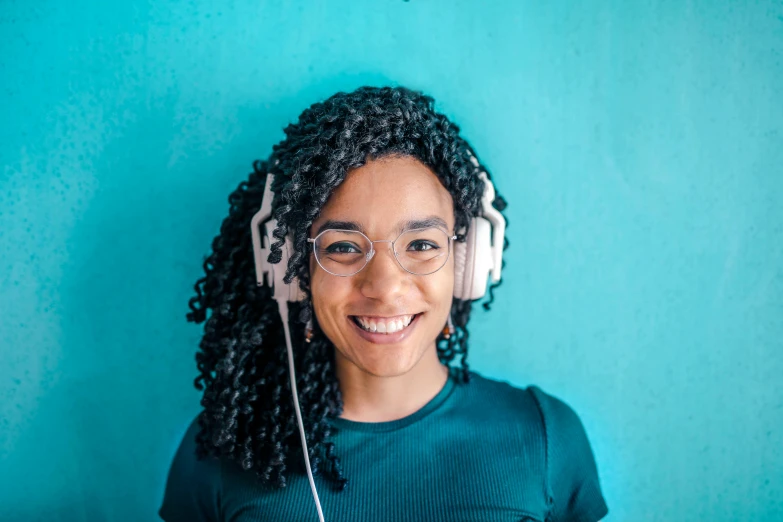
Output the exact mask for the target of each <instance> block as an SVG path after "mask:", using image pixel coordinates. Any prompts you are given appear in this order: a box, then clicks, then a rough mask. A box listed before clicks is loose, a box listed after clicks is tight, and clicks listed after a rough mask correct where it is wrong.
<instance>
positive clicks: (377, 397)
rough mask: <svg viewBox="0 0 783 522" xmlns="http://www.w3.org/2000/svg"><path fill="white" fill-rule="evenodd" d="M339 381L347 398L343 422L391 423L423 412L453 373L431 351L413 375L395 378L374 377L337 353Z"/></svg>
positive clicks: (405, 374)
mask: <svg viewBox="0 0 783 522" xmlns="http://www.w3.org/2000/svg"><path fill="white" fill-rule="evenodd" d="M335 356H336V357H335V359H336V360H335V362H336V365H337V378H338V380H339V382H340V391H341V392H342V396H343V413H342V415H340V417H341V418H343V419H346V420H351V421H356V422H387V421H393V420H397V419H402V418H404V417H407V416H408V415H411V414H413V413H415V412H417V411H418V410H420V409H421V408H422V407H423V406H424V405H425V404H427V403H428V402H429V401H430V400H432V398H433V397H435V396H436V395H437V394H438V392H440V391H441V390H442V389H443V386H445V384H446V381H447V380H448V378H449V369H448V367H447V366H445V365H444V364H442V363H441V362H440V360H439V359H438V355H437V350H436V349H435V347H434V346H433V349H432V350H427V352H426V353H425V355H424V356H423V357H422V358H421V360H420V361H419V362H418V363H417V364H416V365H415V366H414V367H413V368H411V370H410V371H408V372H406V373H404V374H401V375H394V376H378V375H373V374H370V373H368V372H366V371H364V370H363V369H361V368H359V367H357V366H355V365H354V364H353V363H352V362H350V361H349V360H347V359H345V358H343V357H342V356H341V354H340V352H339V351H335Z"/></svg>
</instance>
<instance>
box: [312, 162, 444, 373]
mask: <svg viewBox="0 0 783 522" xmlns="http://www.w3.org/2000/svg"><path fill="white" fill-rule="evenodd" d="M427 218H439V219H441V220H442V221H443V222H444V224H445V232H447V233H448V235H453V233H454V206H453V202H452V198H451V194H449V192H448V191H447V190H446V188H445V187H443V185H442V184H441V182H440V180H439V179H438V178H437V176H436V175H435V174H434V173H433V172H432V171H431V170H430V169H429V168H428V167H427V166H425V165H424V164H423V163H421V162H420V161H418V160H417V159H414V158H411V157H386V158H381V159H378V160H373V161H369V162H368V163H366V164H365V165H363V166H362V167H360V168H357V169H355V170H352V171H350V172H349V173H348V175H347V176H346V178H345V181H344V182H343V183H342V184H340V186H338V187H337V189H335V191H334V192H333V193H332V195H331V196H330V198H329V200H328V201H327V203H326V205H325V206H324V208H323V209H322V211H321V214H320V215H319V216H318V218H317V219H316V220H315V222H314V223H313V225H312V228H311V229H310V237H315V236H316V235H317V234H318V232H319V229H320V228H321V227H322V226H323V225H326V226H327V227H329V228H344V227H334V226H330V225H329V222H330V221H340V222H352V223H355V224H356V225H357V228H358V230H360V231H362V232H363V233H364V234H365V235H366V236H367V237H368V238H370V239H371V240H378V239H385V240H390V241H393V240H394V239H395V238H396V237H397V236H398V235H399V229H400V227H402V226H403V225H404V224H405V223H406V222H408V221H411V220H423V219H427ZM374 247H375V250H376V252H375V256H374V257H373V258H372V259H371V260H370V261H369V263H367V265H366V266H365V267H364V269H363V270H361V271H360V272H359V273H357V274H354V275H352V276H349V277H340V276H336V275H333V274H330V273H328V272H326V271H325V270H324V269H323V268H321V267H320V266H319V265H318V262H317V261H316V259H315V257H314V255H313V254H312V253H311V254H310V282H311V291H312V298H313V308H314V310H315V315H316V318H317V320H318V324H319V326H320V327H321V329H322V330H323V331H324V333H325V334H326V336H327V337H328V338H329V339H330V340H331V341H332V343H333V344H334V345H335V347H336V349H337V353H335V357H336V358H337V359H338V364H348V365H353V366H355V367H356V368H357V369H359V370H361V371H363V372H366V373H368V374H371V375H375V376H378V377H390V376H395V375H401V374H404V373H407V372H408V371H410V370H411V369H412V368H413V367H414V366H416V364H417V363H418V362H419V361H420V360H421V358H422V356H423V355H424V354H425V353H426V352H427V351H428V350H435V339H436V337H437V336H438V334H439V333H440V332H441V331H442V330H443V327H444V325H445V323H446V320H447V317H448V314H449V311H450V309H451V302H452V295H453V291H454V255H453V246H452V252H451V255H449V258H448V261H447V262H446V264H445V265H444V266H443V268H441V269H440V270H438V271H437V272H434V273H432V274H429V275H414V274H411V273H409V272H406V271H405V270H403V268H402V267H401V266H400V265H399V264H398V263H397V261H396V260H395V258H394V253H393V252H392V249H391V243H375V245H374ZM397 248H398V251H400V246H398V247H397ZM403 248H404V247H403ZM415 314H420V315H418V316H417V317H415V318H414V319H413V320H412V321H411V323H410V324H409V325H408V326H406V327H404V328H403V329H402V330H401V331H398V332H396V333H394V334H392V335H388V334H386V335H384V334H382V333H377V332H376V333H371V334H369V335H368V334H365V333H364V332H363V331H362V329H361V328H360V326H359V325H358V324H357V320H358V321H360V322H361V320H362V319H363V320H364V323H365V325H369V327H370V329H373V326H372V325H370V322H374V323H375V329H377V330H381V329H382V327H381V326H380V324H381V323H384V324H385V325H390V324H391V319H395V321H394V323H396V319H402V320H403V321H404V320H405V319H406V318H405V317H401V316H406V315H415ZM398 326H399V325H398V324H395V328H396V327H398ZM387 329H388V326H387Z"/></svg>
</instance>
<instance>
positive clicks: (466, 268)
mask: <svg viewBox="0 0 783 522" xmlns="http://www.w3.org/2000/svg"><path fill="white" fill-rule="evenodd" d="M285 133H286V139H285V140H283V141H282V142H281V143H279V144H277V145H276V146H275V147H274V148H273V152H272V155H271V156H270V158H269V159H268V160H267V161H257V162H256V163H255V164H254V172H253V173H252V174H251V175H250V177H249V179H248V180H247V181H243V182H242V183H240V186H239V188H238V189H237V190H236V191H235V192H234V193H233V194H231V196H230V198H229V201H230V203H231V210H230V212H229V216H228V217H227V218H226V219H225V221H224V222H223V226H222V227H221V233H220V235H219V236H218V237H216V238H215V240H214V242H213V244H212V247H213V252H212V254H211V255H210V256H209V257H208V259H207V260H206V262H205V263H204V268H205V270H206V275H205V277H203V278H202V279H200V280H199V281H198V283H197V284H196V293H197V295H196V296H195V297H194V298H193V299H192V300H191V302H190V306H191V313H190V314H188V319H189V320H190V321H194V322H198V323H201V322H205V325H204V336H203V339H202V341H201V350H200V351H199V353H198V354H197V355H196V360H197V363H198V369H199V372H200V375H199V377H198V378H197V379H196V387H197V388H198V389H199V390H203V391H204V396H203V399H202V401H201V404H202V406H203V408H204V409H203V411H202V412H201V413H200V414H199V415H198V416H197V418H196V419H194V420H193V422H192V423H191V425H190V426H189V428H188V430H187V432H186V434H185V437H184V439H183V440H182V443H181V445H180V447H179V449H178V450H177V453H176V455H175V457H174V461H173V463H172V466H171V470H170V472H169V476H168V481H167V484H166V491H165V496H164V500H163V504H162V506H161V508H160V512H159V513H160V516H161V517H162V518H163V519H164V520H167V521H180V520H181V521H185V520H188V521H199V520H203V521H206V520H232V521H250V520H253V521H257V520H275V521H277V520H315V519H316V516H318V518H320V519H322V520H324V519H325V520H330V521H331V520H335V521H336V520H372V521H376V520H384V521H397V520H399V521H403V520H404V521H406V522H415V521H419V520H422V521H424V520H427V521H431V520H438V521H452V520H453V521H462V520H464V521H468V520H469V521H483V520H487V521H490V520H491V521H508V522H512V521H517V522H519V521H525V520H527V521H531V520H532V521H540V522H543V521H547V522H555V521H581V522H595V521H596V520H599V519H600V518H601V517H603V516H604V515H606V513H607V512H608V509H607V506H606V503H605V501H604V499H603V496H602V494H601V489H600V485H599V479H598V472H597V469H596V465H595V461H594V458H593V454H592V451H591V448H590V444H589V442H588V439H587V435H586V434H585V431H584V429H583V427H582V424H581V422H580V420H579V417H578V416H577V415H576V413H575V412H574V411H573V410H572V409H571V408H570V407H569V406H568V405H567V404H566V403H565V402H563V401H561V400H559V399H557V398H556V397H554V396H553V395H549V394H547V393H545V392H544V391H542V390H541V389H540V388H538V387H536V386H533V385H531V386H528V387H526V388H517V387H514V386H511V385H510V384H508V383H505V382H501V381H497V380H493V379H490V378H488V377H484V376H482V375H480V374H478V373H476V372H475V371H472V370H470V368H469V367H468V363H467V355H468V329H467V325H468V321H469V319H470V312H471V306H472V304H473V303H474V302H475V301H476V300H477V299H479V298H481V297H483V296H484V295H485V293H486V291H487V289H488V290H489V292H488V293H489V299H488V301H487V302H486V303H485V306H488V305H489V304H490V303H491V302H492V292H493V290H494V289H495V288H496V287H497V286H498V285H499V284H500V282H501V279H500V269H501V267H502V265H503V264H502V257H501V256H502V252H503V249H504V248H505V247H507V246H508V242H507V241H506V240H505V235H504V228H505V219H504V218H503V216H502V211H503V209H504V208H505V206H506V202H505V200H504V199H503V198H502V197H501V196H500V195H498V194H497V193H496V192H495V188H494V185H493V183H492V182H491V178H490V176H489V173H488V172H487V169H486V168H485V167H484V166H483V165H482V164H481V163H480V162H479V161H478V160H477V155H476V153H475V151H474V150H473V149H472V148H471V146H470V145H469V143H468V142H467V141H466V140H465V139H464V138H463V137H462V136H460V133H459V127H457V126H456V125H455V124H454V123H452V122H451V121H449V119H448V118H446V117H445V116H444V115H442V114H439V113H437V112H436V111H435V110H434V109H433V100H432V98H430V97H428V96H426V95H424V94H422V93H419V92H416V91H412V90H409V89H405V88H402V87H396V88H391V87H382V88H374V87H363V88H360V89H357V90H356V91H354V92H351V93H338V94H336V95H334V96H332V97H331V98H329V99H328V100H326V101H324V102H322V103H316V104H314V105H313V106H311V107H310V108H308V109H307V110H305V111H304V113H302V115H301V116H300V117H299V120H298V122H297V123H294V124H292V125H289V126H288V127H287V128H286V129H285ZM259 209H261V210H259ZM265 209H266V210H265ZM262 227H263V228H265V229H266V233H263V234H264V236H263V239H262V231H261V229H262ZM262 243H263V244H262ZM264 273H267V274H268V276H267V278H266V279H265V277H264V275H263V274H264ZM490 273H491V274H492V284H488V281H487V279H488V275H489V274H490ZM272 275H274V277H271V276H272ZM272 279H274V284H272ZM272 286H274V288H272ZM283 287H287V288H285V289H283ZM282 290H285V291H282ZM281 295H285V297H284V298H281V297H280V296H281ZM275 299H278V302H277V303H276V302H275ZM289 304H291V314H290V315H289V314H288V313H287V311H288V305H289ZM208 312H211V314H208ZM278 312H281V313H282V317H281V315H280V313H278ZM289 333H290V335H289ZM455 363H456V364H455ZM294 367H295V368H296V371H295V372H294V371H293V368H294ZM289 379H290V380H289ZM292 384H294V385H295V386H292ZM300 437H301V438H300ZM300 443H301V444H302V446H300ZM302 449H304V450H305V451H301V450H302ZM349 481H350V482H349ZM316 485H317V486H318V488H320V489H319V490H318V492H319V493H320V500H319V496H318V494H316ZM311 491H312V493H313V497H314V498H315V506H313V502H312V499H309V498H308V496H309V494H310V493H311ZM321 501H322V502H321Z"/></svg>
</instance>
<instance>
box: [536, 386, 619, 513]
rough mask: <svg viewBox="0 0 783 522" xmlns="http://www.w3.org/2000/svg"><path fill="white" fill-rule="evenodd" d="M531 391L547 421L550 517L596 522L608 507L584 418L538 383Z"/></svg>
mask: <svg viewBox="0 0 783 522" xmlns="http://www.w3.org/2000/svg"><path fill="white" fill-rule="evenodd" d="M528 390H529V391H530V392H531V393H532V394H533V396H534V397H535V399H536V402H537V403H538V405H539V407H540V409H541V415H542V418H543V422H544V430H545V435H546V447H547V470H548V473H547V476H548V480H547V483H548V487H547V489H548V492H549V494H550V495H551V500H550V502H551V505H550V516H551V520H552V521H553V522H597V521H598V520H600V519H602V518H603V517H605V516H606V515H607V514H608V513H609V508H608V507H607V505H606V501H605V500H604V497H603V494H602V493H601V486H600V482H599V478H598V469H597V466H596V463H595V457H594V455H593V450H592V448H591V447H590V442H589V440H588V438H587V433H586V432H585V429H584V426H583V425H582V422H581V420H580V419H579V417H578V416H577V414H576V412H575V411H574V410H573V409H572V408H571V407H570V406H568V404H566V403H565V402H563V401H561V400H560V399H558V398H557V397H554V396H552V395H549V394H547V393H545V392H543V391H542V390H541V389H540V388H538V387H537V386H530V387H528ZM547 520H549V519H547Z"/></svg>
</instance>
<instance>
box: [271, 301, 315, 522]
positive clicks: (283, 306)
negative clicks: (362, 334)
mask: <svg viewBox="0 0 783 522" xmlns="http://www.w3.org/2000/svg"><path fill="white" fill-rule="evenodd" d="M277 306H278V308H279V310H280V318H281V319H282V320H283V331H284V332H285V346H286V349H287V350H288V374H289V376H290V377H291V393H293V395H294V409H295V410H296V422H297V423H298V424H299V437H300V438H301V439H302V451H303V452H304V458H305V466H306V467H307V478H308V479H309V480H310V489H311V490H312V492H313V498H314V499H315V507H316V508H317V509H318V520H320V522H324V514H323V511H321V502H320V501H319V500H318V492H317V491H316V490H315V481H314V480H313V472H312V471H311V470H310V456H309V455H308V453H307V442H306V441H305V431H304V423H303V422H302V412H301V411H299V395H298V394H297V393H296V377H295V376H294V352H293V350H292V349H291V332H290V330H289V329H288V301H286V300H285V299H280V300H279V301H277Z"/></svg>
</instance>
